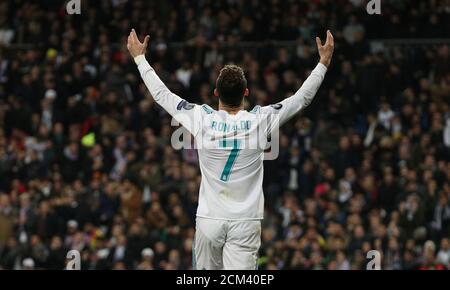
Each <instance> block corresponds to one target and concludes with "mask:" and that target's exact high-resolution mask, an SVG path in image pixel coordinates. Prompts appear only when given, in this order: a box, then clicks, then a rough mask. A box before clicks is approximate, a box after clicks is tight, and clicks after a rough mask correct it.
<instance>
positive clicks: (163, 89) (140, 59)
mask: <svg viewBox="0 0 450 290" xmlns="http://www.w3.org/2000/svg"><path fill="white" fill-rule="evenodd" d="M134 61H135V62H136V64H137V67H138V70H139V73H140V74H141V77H142V80H143V81H144V83H145V85H146V87H147V89H148V90H149V92H150V94H151V95H152V97H153V99H154V100H155V101H156V102H157V103H158V104H159V105H160V106H161V107H163V109H164V110H166V111H167V113H169V114H170V115H171V116H172V117H173V118H174V119H175V120H176V121H178V122H179V123H180V124H181V125H183V127H185V128H186V129H187V130H188V131H189V132H190V133H191V134H192V135H194V136H195V135H197V133H198V131H199V128H200V122H201V107H200V106H199V105H196V104H191V103H189V102H187V101H186V100H184V99H182V98H181V97H179V96H177V95H176V94H174V93H172V92H171V91H170V90H169V89H168V88H167V86H166V85H165V84H164V83H163V82H162V81H161V79H160V78H159V77H158V75H157V74H156V72H155V70H154V69H153V68H152V67H151V66H150V64H149V63H148V61H147V60H146V59H145V56H144V55H139V56H137V57H135V58H134Z"/></svg>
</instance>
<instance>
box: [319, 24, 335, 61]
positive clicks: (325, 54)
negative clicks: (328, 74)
mask: <svg viewBox="0 0 450 290" xmlns="http://www.w3.org/2000/svg"><path fill="white" fill-rule="evenodd" d="M316 43H317V50H318V51H319V55H320V63H322V64H323V65H325V66H326V67H328V66H329V65H330V63H331V58H332V56H333V50H334V38H333V35H332V34H331V32H330V30H327V40H326V41H325V44H324V45H322V41H321V40H320V38H319V37H316Z"/></svg>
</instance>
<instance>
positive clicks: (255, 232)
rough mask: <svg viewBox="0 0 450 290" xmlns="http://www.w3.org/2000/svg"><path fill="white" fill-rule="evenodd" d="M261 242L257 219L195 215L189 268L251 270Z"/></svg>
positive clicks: (254, 265)
mask: <svg viewBox="0 0 450 290" xmlns="http://www.w3.org/2000/svg"><path fill="white" fill-rule="evenodd" d="M260 245H261V221H260V220H250V221H228V220H216V219H208V218H201V217H197V221H196V232H195V238H194V242H193V249H192V260H193V261H192V262H193V265H192V266H193V269H198V270H255V269H256V260H257V258H258V250H259V247H260Z"/></svg>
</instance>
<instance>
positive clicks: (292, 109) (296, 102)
mask: <svg viewBox="0 0 450 290" xmlns="http://www.w3.org/2000/svg"><path fill="white" fill-rule="evenodd" d="M326 72H327V67H326V66H325V65H323V64H321V63H318V64H317V66H316V67H315V68H314V70H313V71H312V72H311V75H309V77H308V78H307V79H306V80H305V81H304V82H303V84H302V86H301V87H300V89H298V90H297V92H296V93H295V94H294V95H292V96H290V97H289V98H287V99H284V100H283V101H282V102H280V103H278V104H273V105H269V106H265V107H262V108H261V113H262V114H266V115H268V119H269V125H270V131H273V129H274V128H275V127H277V126H281V125H283V124H284V123H286V121H288V120H289V119H290V118H292V117H293V116H294V115H295V114H297V113H298V112H299V111H300V110H302V109H304V108H306V107H307V106H308V105H309V104H310V103H311V101H312V100H313V98H314V96H315V95H316V93H317V91H318V90H319V87H320V85H321V84H322V81H323V79H324V77H325V73H326Z"/></svg>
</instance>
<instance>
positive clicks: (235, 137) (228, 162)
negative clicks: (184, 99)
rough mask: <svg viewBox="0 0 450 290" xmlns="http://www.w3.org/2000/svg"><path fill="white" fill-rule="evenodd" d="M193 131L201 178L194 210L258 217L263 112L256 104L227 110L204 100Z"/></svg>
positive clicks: (260, 213) (204, 214) (264, 136)
mask: <svg viewBox="0 0 450 290" xmlns="http://www.w3.org/2000/svg"><path fill="white" fill-rule="evenodd" d="M203 108H205V112H206V114H205V113H204V114H202V115H203V117H202V122H201V128H200V132H199V133H200V134H198V135H197V136H196V139H195V140H196V145H197V148H198V154H199V163H200V170H201V173H202V181H201V185H200V192H199V206H198V210H197V216H200V217H207V218H215V219H227V220H250V219H262V218H263V209H264V195H263V190H262V182H263V159H264V148H265V146H266V144H267V132H268V131H267V128H268V127H267V118H264V117H263V116H262V114H261V112H260V110H252V111H251V112H247V111H244V110H242V111H239V112H238V113H237V114H235V115H232V114H229V113H227V112H226V111H223V110H219V111H215V110H213V109H211V108H210V107H208V106H205V105H204V106H203Z"/></svg>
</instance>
